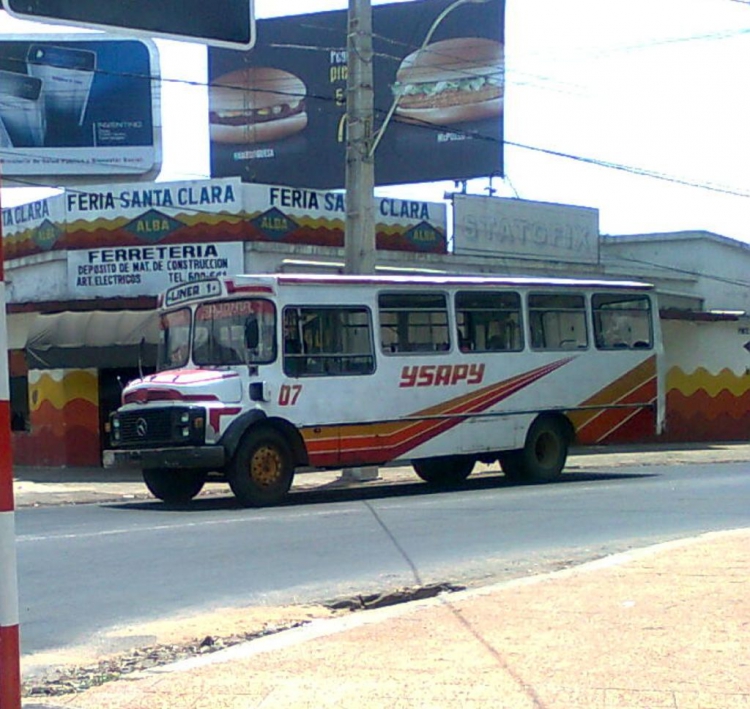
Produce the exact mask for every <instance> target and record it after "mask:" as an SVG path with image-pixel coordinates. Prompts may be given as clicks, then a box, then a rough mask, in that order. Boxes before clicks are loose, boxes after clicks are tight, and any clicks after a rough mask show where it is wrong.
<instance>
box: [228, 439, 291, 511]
mask: <svg viewBox="0 0 750 709" xmlns="http://www.w3.org/2000/svg"><path fill="white" fill-rule="evenodd" d="M293 478H294V463H293V458H292V452H291V449H290V448H289V444H288V443H287V441H286V439H285V438H284V436H283V435H282V434H281V433H279V432H278V431H276V430H275V429H273V428H268V427H261V428H255V429H252V430H251V431H249V432H248V433H246V434H245V436H244V437H243V438H242V440H241V441H240V445H239V447H238V448H237V451H236V453H235V455H234V458H233V459H232V463H231V464H230V466H229V470H228V471H227V480H228V481H229V487H230V488H231V489H232V492H233V493H234V496H235V497H236V498H237V499H238V500H239V501H240V503H241V504H242V505H244V506H245V507H264V506H266V505H275V504H277V503H278V502H280V501H281V500H282V499H283V498H284V497H285V495H286V494H287V492H289V488H290V487H291V486H292V479H293Z"/></svg>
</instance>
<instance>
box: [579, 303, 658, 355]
mask: <svg viewBox="0 0 750 709" xmlns="http://www.w3.org/2000/svg"><path fill="white" fill-rule="evenodd" d="M591 305H592V308H593V313H594V340H595V342H596V346H597V347H598V348H599V349H651V348H652V347H653V346H654V345H653V343H654V337H653V330H652V326H651V301H650V300H649V299H648V297H647V296H645V295H635V296H634V295H622V294H615V293H595V294H594V295H593V296H592V298H591Z"/></svg>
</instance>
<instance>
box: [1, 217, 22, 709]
mask: <svg viewBox="0 0 750 709" xmlns="http://www.w3.org/2000/svg"><path fill="white" fill-rule="evenodd" d="M0 222H2V220H0ZM3 259H4V257H3V233H2V224H1V223H0V709H21V643H20V633H19V630H18V578H17V571H16V530H15V516H14V512H13V457H12V453H11V449H10V390H9V387H8V331H7V323H6V318H5V272H4V261H3Z"/></svg>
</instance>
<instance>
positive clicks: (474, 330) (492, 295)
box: [456, 291, 523, 352]
mask: <svg viewBox="0 0 750 709" xmlns="http://www.w3.org/2000/svg"><path fill="white" fill-rule="evenodd" d="M456 325H457V328H458V341H459V349H460V350H461V351H462V352H518V351H520V350H522V349H523V337H522V334H521V333H522V329H521V296H520V295H519V294H518V293H515V292H513V291H459V292H458V293H456Z"/></svg>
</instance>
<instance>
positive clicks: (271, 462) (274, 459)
mask: <svg viewBox="0 0 750 709" xmlns="http://www.w3.org/2000/svg"><path fill="white" fill-rule="evenodd" d="M283 469H284V461H283V459H282V457H281V455H279V451H278V450H276V449H275V448H274V447H272V446H261V447H260V448H258V450H256V451H255V455H253V459H252V461H251V462H250V477H251V478H252V479H253V482H255V483H256V484H257V485H260V486H261V487H270V486H271V485H274V484H276V483H277V482H278V481H279V479H280V478H281V475H282V471H283Z"/></svg>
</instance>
